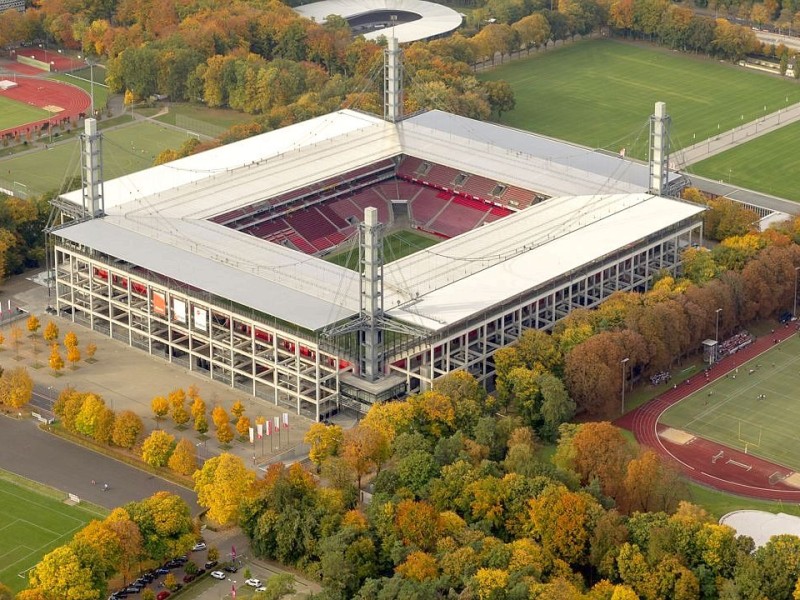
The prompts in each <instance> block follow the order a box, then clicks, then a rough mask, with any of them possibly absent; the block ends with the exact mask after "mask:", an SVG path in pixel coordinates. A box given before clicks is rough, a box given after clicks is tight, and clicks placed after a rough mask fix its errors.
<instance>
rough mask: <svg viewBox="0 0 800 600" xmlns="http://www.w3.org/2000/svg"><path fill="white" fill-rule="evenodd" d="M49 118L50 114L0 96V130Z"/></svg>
mask: <svg viewBox="0 0 800 600" xmlns="http://www.w3.org/2000/svg"><path fill="white" fill-rule="evenodd" d="M0 79H2V77H0ZM49 116H50V113H49V112H47V111H46V110H44V109H43V108H37V107H35V106H30V105H29V104H25V103H24V102H18V101H17V100H11V99H10V98H6V97H4V96H0V130H2V129H9V128H11V127H16V126H17V125H21V124H23V123H32V122H33V121H38V120H39V119H46V118H47V117H49Z"/></svg>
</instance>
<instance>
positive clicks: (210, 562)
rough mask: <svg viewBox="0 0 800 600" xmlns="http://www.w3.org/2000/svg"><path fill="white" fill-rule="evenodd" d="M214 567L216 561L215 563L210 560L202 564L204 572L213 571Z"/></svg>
mask: <svg viewBox="0 0 800 600" xmlns="http://www.w3.org/2000/svg"><path fill="white" fill-rule="evenodd" d="M216 566H217V561H215V560H210V561H208V562H207V563H206V564H204V565H203V568H204V569H206V570H208V569H213V568H214V567H216Z"/></svg>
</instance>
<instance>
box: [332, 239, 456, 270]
mask: <svg viewBox="0 0 800 600" xmlns="http://www.w3.org/2000/svg"><path fill="white" fill-rule="evenodd" d="M440 241H441V240H439V239H437V238H435V237H432V236H428V235H423V234H421V233H417V232H415V231H410V230H407V229H406V230H403V231H394V232H392V233H390V234H389V235H387V236H386V237H385V238H384V239H383V256H384V259H385V261H386V263H387V264H388V263H390V262H392V261H395V260H398V259H400V258H403V257H404V256H408V255H409V254H414V252H418V251H420V250H423V249H425V248H429V247H430V246H433V245H434V244H438V243H439V242H440ZM325 260H327V261H329V262H332V263H335V264H337V265H342V266H345V267H347V268H348V269H352V270H354V271H356V270H358V248H357V247H356V246H355V245H353V246H351V247H350V248H348V249H346V250H343V251H342V252H338V253H336V254H330V255H329V256H327V257H326V258H325Z"/></svg>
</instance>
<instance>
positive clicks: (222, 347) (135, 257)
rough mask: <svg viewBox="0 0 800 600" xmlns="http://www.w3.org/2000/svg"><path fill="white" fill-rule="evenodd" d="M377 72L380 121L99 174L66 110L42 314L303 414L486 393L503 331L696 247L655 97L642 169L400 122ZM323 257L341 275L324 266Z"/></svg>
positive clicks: (299, 129) (391, 75)
mask: <svg viewBox="0 0 800 600" xmlns="http://www.w3.org/2000/svg"><path fill="white" fill-rule="evenodd" d="M385 62H386V65H385V66H386V68H385V72H386V74H387V75H386V80H387V82H386V102H385V114H384V118H379V117H377V116H374V115H369V114H365V113H360V112H357V111H353V110H341V111H337V112H334V113H330V114H327V115H324V116H321V117H318V118H315V119H311V120H309V121H305V122H302V123H298V124H296V125H292V126H289V127H286V128H283V129H280V130H276V131H272V132H269V133H265V134H262V135H258V136H255V137H252V138H249V139H246V140H243V141H240V142H236V143H233V144H230V145H227V146H224V147H220V148H216V149H212V150H209V151H206V152H203V153H200V154H197V155H194V156H190V157H186V158H183V159H179V160H176V161H174V162H170V163H167V164H163V165H160V166H157V167H153V168H150V169H147V170H144V171H141V172H138V173H133V174H131V175H128V176H124V177H120V178H118V179H113V180H110V181H103V179H102V164H101V158H100V144H101V140H102V138H101V136H100V135H99V134H98V133H97V131H96V124H95V122H94V121H93V120H91V119H89V120H87V122H86V132H85V134H84V135H83V158H82V181H83V186H82V188H81V189H78V190H75V191H72V192H69V193H67V194H64V195H62V196H61V197H60V198H58V199H57V200H56V201H55V202H54V204H55V205H56V206H57V207H58V208H59V209H60V211H61V215H62V217H61V222H60V223H61V224H59V225H57V226H55V227H53V228H52V229H51V230H50V232H49V235H50V238H51V240H52V244H53V248H54V252H53V254H52V255H51V257H50V258H51V260H52V264H51V269H52V270H53V272H54V283H55V293H54V301H55V307H54V308H55V310H57V311H58V312H59V314H61V315H63V316H65V317H67V318H69V319H71V320H72V321H73V322H75V323H77V324H80V325H83V326H86V327H89V328H91V329H92V330H94V331H98V332H102V333H104V334H105V335H108V336H110V337H112V338H114V339H117V340H119V341H121V342H123V343H125V344H127V345H130V346H131V347H135V348H139V349H141V350H144V351H146V352H149V353H150V354H152V355H156V356H160V357H162V358H164V359H166V360H168V361H170V362H172V363H175V364H176V365H181V366H183V367H185V368H187V369H190V370H191V371H193V372H196V373H199V374H204V375H206V376H208V377H210V378H213V379H214V380H216V381H220V382H224V383H225V384H227V385H230V386H231V387H232V388H236V389H240V390H242V391H245V392H247V393H249V394H252V395H254V396H256V397H259V398H262V399H264V400H266V401H269V402H275V403H276V404H281V405H284V406H287V407H291V408H292V409H293V410H295V411H296V412H298V413H301V414H304V415H307V416H309V417H311V418H314V419H317V420H320V419H324V418H326V416H328V415H329V414H331V413H332V412H333V411H336V410H338V409H339V408H341V407H343V406H345V407H349V408H351V409H355V410H358V411H361V412H363V411H366V410H368V409H369V407H370V406H371V405H372V404H373V403H374V402H378V401H383V400H388V399H391V398H394V397H398V396H401V395H403V394H406V393H411V392H418V391H423V390H426V389H430V388H431V386H433V385H434V382H435V381H436V379H437V378H439V377H441V376H442V375H444V374H446V373H449V372H451V371H454V370H458V369H462V370H465V371H468V372H470V373H471V374H473V375H474V376H475V377H476V378H477V379H478V380H479V381H481V382H482V383H483V384H485V385H487V386H489V387H490V386H491V385H492V383H493V378H494V365H493V359H492V357H493V354H494V352H495V351H496V350H498V349H499V348H502V347H504V346H507V345H509V344H511V343H513V342H514V341H515V340H517V339H518V336H519V335H520V333H521V332H522V331H523V330H524V329H525V328H530V327H535V328H539V329H544V330H547V329H550V328H552V327H553V325H554V324H555V323H556V322H557V321H558V320H559V319H561V318H563V317H564V316H565V315H567V314H568V313H569V312H570V311H571V310H573V309H575V308H578V307H592V306H595V305H597V304H598V303H600V302H601V301H603V300H604V299H605V298H607V297H608V296H609V295H610V294H612V293H614V292H615V291H618V290H644V289H647V287H648V285H650V283H651V281H652V278H653V276H654V275H656V274H659V273H664V272H669V273H675V272H676V270H678V269H679V267H680V253H681V251H682V250H683V249H684V248H686V247H689V246H690V245H692V244H698V243H701V242H702V220H701V216H702V212H703V208H702V207H700V206H697V205H693V204H689V203H686V202H683V201H680V200H676V199H673V198H670V197H668V196H669V195H670V194H671V193H673V192H674V190H675V189H676V188H677V187H680V185H681V184H682V181H681V180H680V178H679V177H678V176H675V175H674V174H670V173H668V169H667V166H668V164H669V163H668V156H669V153H668V148H667V142H666V140H667V139H668V135H667V133H668V132H667V129H668V124H669V118H668V116H667V115H666V110H665V107H664V105H663V104H662V103H658V104H657V105H656V111H655V114H654V115H653V116H651V117H650V121H651V161H650V163H649V164H644V163H638V162H635V161H631V160H628V159H625V158H624V157H622V156H618V155H609V154H605V153H599V152H594V151H591V150H588V149H586V148H583V147H579V146H576V145H572V144H568V143H564V142H560V141H557V140H553V139H549V138H546V137H543V136H538V135H534V134H530V133H527V132H522V131H519V130H515V129H511V128H508V127H503V126H499V125H494V124H491V123H484V122H478V121H474V120H471V119H468V118H465V117H460V116H457V115H453V114H448V113H445V112H442V111H437V110H433V111H426V112H421V113H419V114H415V115H411V116H407V117H404V116H403V115H402V114H401V106H402V87H401V85H400V82H401V65H400V53H399V50H398V47H397V43H396V41H394V40H390V43H389V47H388V49H387V51H386V56H385ZM394 233H400V234H403V235H404V236H405V237H404V238H403V239H405V240H406V241H405V242H404V243H402V244H395V245H394V246H393V247H392V246H391V245H387V244H385V242H389V241H390V240H391V239H392V234H394ZM386 234H388V236H387V235H386ZM384 238H386V239H385V240H384ZM423 242H424V243H423ZM434 242H435V243H434ZM387 248H388V249H387ZM343 253H344V254H347V253H353V254H354V255H355V256H357V261H355V262H356V269H355V270H351V269H348V268H347V267H346V266H340V265H339V264H335V263H334V262H330V261H328V260H326V258H328V257H330V256H337V255H338V256H341V255H342V254H343ZM394 254H397V256H394ZM390 255H391V256H390ZM390 258H394V259H395V260H390Z"/></svg>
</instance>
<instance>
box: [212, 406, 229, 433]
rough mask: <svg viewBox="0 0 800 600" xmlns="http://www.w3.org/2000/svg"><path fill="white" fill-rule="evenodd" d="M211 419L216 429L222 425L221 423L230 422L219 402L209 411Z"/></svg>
mask: <svg viewBox="0 0 800 600" xmlns="http://www.w3.org/2000/svg"><path fill="white" fill-rule="evenodd" d="M211 421H212V422H213V423H214V427H216V428H217V429H219V428H220V427H222V424H223V423H230V419H229V418H228V413H227V412H226V411H225V409H224V408H222V406H220V405H219V404H217V405H216V406H215V407H214V410H212V411H211Z"/></svg>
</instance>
